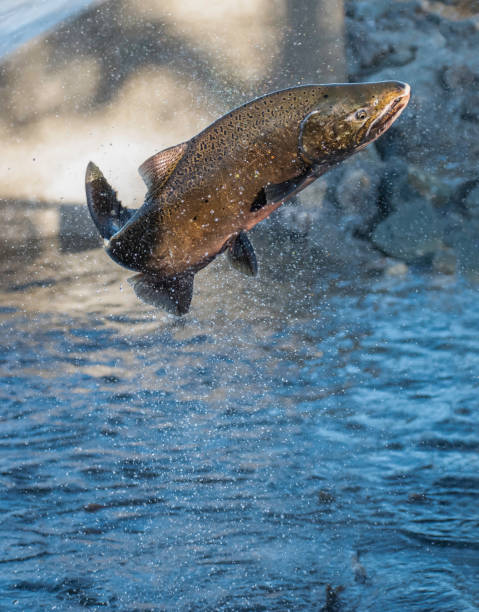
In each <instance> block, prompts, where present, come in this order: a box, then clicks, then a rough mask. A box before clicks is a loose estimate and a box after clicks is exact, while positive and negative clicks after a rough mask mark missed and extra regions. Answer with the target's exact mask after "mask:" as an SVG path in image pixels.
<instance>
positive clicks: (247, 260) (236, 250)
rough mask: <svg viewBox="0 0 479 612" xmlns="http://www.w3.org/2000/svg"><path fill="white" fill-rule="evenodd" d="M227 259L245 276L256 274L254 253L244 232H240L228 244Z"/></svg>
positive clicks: (256, 265) (256, 267)
mask: <svg viewBox="0 0 479 612" xmlns="http://www.w3.org/2000/svg"><path fill="white" fill-rule="evenodd" d="M228 259H229V260H230V262H231V265H232V266H233V267H234V268H236V269H237V270H239V271H240V272H242V273H243V274H246V275H247V276H256V275H257V274H258V263H257V261H256V255H255V252H254V249H253V246H252V244H251V242H250V241H249V238H248V236H247V235H246V232H240V233H239V234H238V236H237V237H236V238H235V240H234V242H233V243H232V244H231V245H230V247H229V248H228Z"/></svg>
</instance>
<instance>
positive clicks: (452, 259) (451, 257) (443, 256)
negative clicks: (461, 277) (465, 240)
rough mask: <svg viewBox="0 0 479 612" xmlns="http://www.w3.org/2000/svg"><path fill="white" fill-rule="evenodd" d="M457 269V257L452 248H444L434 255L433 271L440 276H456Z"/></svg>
mask: <svg viewBox="0 0 479 612" xmlns="http://www.w3.org/2000/svg"><path fill="white" fill-rule="evenodd" d="M456 268H457V257H456V254H455V253H454V251H453V250H452V249H451V248H448V247H445V246H443V247H442V248H441V249H440V250H438V251H436V253H434V256H433V258H432V269H433V271H434V272H437V273H438V274H449V275H451V274H455V273H456Z"/></svg>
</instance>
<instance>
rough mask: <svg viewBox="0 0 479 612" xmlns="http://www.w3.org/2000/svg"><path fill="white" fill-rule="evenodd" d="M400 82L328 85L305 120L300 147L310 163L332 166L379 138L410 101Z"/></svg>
mask: <svg viewBox="0 0 479 612" xmlns="http://www.w3.org/2000/svg"><path fill="white" fill-rule="evenodd" d="M409 96H410V87H409V85H408V84H407V83H401V82H399V81H382V82H378V83H350V84H345V85H339V84H338V85H336V84H332V85H324V86H323V87H322V90H321V98H320V101H319V103H318V104H317V106H316V107H315V108H314V109H313V110H312V111H311V112H310V113H309V114H308V115H307V116H306V117H305V118H304V119H303V121H302V122H301V126H300V132H299V150H300V154H301V156H302V158H303V159H304V160H305V161H306V163H308V164H311V165H315V166H319V167H321V166H330V165H332V164H335V163H338V162H340V161H342V160H343V159H345V158H346V157H349V155H352V154H353V153H356V152H357V151H360V150H361V149H363V148H364V147H365V146H366V145H368V144H369V143H371V142H373V141H374V140H376V138H379V136H381V134H383V133H384V132H385V131H386V130H387V129H389V127H390V126H391V125H392V124H393V122H394V121H395V120H396V119H397V118H398V117H399V115H400V114H401V113H402V111H403V110H404V109H405V108H406V106H407V103H408V102H409Z"/></svg>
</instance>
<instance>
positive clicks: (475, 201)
mask: <svg viewBox="0 0 479 612" xmlns="http://www.w3.org/2000/svg"><path fill="white" fill-rule="evenodd" d="M463 205H464V208H465V210H466V212H467V214H468V215H469V216H471V217H475V218H479V183H478V184H477V185H475V186H474V187H472V188H471V189H470V191H468V192H467V194H466V195H465V197H464V199H463Z"/></svg>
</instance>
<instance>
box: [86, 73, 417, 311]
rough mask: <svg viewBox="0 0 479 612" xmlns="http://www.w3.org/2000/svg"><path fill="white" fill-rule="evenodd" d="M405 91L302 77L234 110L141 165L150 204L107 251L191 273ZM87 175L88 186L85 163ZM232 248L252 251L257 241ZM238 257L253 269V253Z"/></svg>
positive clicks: (365, 139)
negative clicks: (301, 82)
mask: <svg viewBox="0 0 479 612" xmlns="http://www.w3.org/2000/svg"><path fill="white" fill-rule="evenodd" d="M408 100H409V86H408V85H406V84H404V83H399V82H396V81H389V82H381V83H365V84H345V85H342V84H338V85H334V84H333V85H305V86H301V87H293V88H290V89H286V90H282V91H278V92H274V93H272V94H268V95H266V96H262V97H260V98H257V99H255V100H253V101H251V102H248V103H247V104H244V105H243V106H241V107H239V108H237V109H234V110H232V111H231V112H229V113H228V114H226V115H225V116H223V117H221V118H220V119H218V120H217V121H215V122H214V123H213V124H212V125H210V126H209V127H207V128H206V129H205V130H203V131H202V132H201V133H199V134H198V135H197V136H195V137H193V138H192V139H191V140H189V141H187V142H185V143H181V144H180V145H177V146H176V147H170V149H167V150H165V151H163V152H160V153H158V154H156V155H155V156H153V157H152V158H149V160H146V162H144V164H142V166H141V167H140V173H141V174H142V176H143V178H144V179H145V182H146V184H147V186H148V193H147V195H146V199H145V203H144V205H143V206H142V207H141V208H140V209H139V210H138V211H136V212H133V214H131V215H130V216H129V218H128V220H127V221H126V222H125V223H124V225H123V226H122V227H121V229H120V230H119V231H118V232H116V233H115V234H114V235H112V236H111V237H110V238H109V241H108V244H107V247H106V250H107V252H108V253H109V255H110V256H111V257H112V258H113V259H114V260H115V261H116V262H118V263H119V264H121V265H123V266H125V267H127V268H130V269H132V270H136V271H140V272H142V273H143V274H146V275H150V276H155V277H156V285H155V286H159V285H158V279H172V278H175V277H178V278H180V277H183V275H188V276H191V278H193V276H192V274H194V273H195V272H196V271H198V270H200V269H201V268H203V267H204V266H205V265H207V264H208V263H210V261H211V260H212V259H214V257H216V255H218V254H219V253H221V252H223V251H224V250H226V249H227V248H228V247H232V248H233V247H234V242H235V240H236V239H239V237H240V236H241V237H242V238H241V240H242V244H243V245H246V244H247V243H246V242H245V232H246V231H247V230H249V229H251V228H252V227H253V226H254V225H256V224H257V223H259V222H260V221H261V220H262V219H264V218H266V217H267V216H268V215H269V214H271V212H272V211H273V210H274V209H275V208H277V207H278V206H279V205H280V204H281V203H282V202H284V201H285V200H287V199H288V198H289V197H291V196H292V195H294V194H295V193H297V192H298V191H300V190H301V189H303V188H304V187H305V186H307V185H308V184H310V183H311V182H313V181H314V180H315V179H316V178H317V177H318V176H320V175H321V174H323V173H324V172H326V171H327V170H328V169H329V168H331V167H332V166H334V165H335V164H337V163H338V162H340V161H342V160H343V159H345V158H346V157H348V156H350V155H352V154H353V153H355V152H356V151H358V150H360V149H362V148H364V146H366V145H367V144H368V143H369V142H372V141H373V140H375V139H376V138H377V137H378V136H379V135H380V134H381V133H383V132H384V131H385V130H386V129H387V128H388V127H389V126H390V125H391V123H392V122H393V121H394V120H395V119H396V118H397V117H398V116H399V114H400V113H401V112H402V110H403V109H404V107H405V106H406V105H407V101H408ZM86 183H87V195H88V186H89V177H88V171H87V181H86ZM94 191H95V190H94V189H92V187H91V185H90V192H94ZM97 191H98V190H97ZM90 201H91V198H90V200H89V205H90ZM94 207H95V204H94V203H93V204H92V205H91V206H90V209H92V208H93V209H94ZM104 209H105V205H104V203H103V208H102V211H103V213H102V214H103V216H104ZM117 209H118V207H117ZM124 218H126V215H125V216H124ZM248 244H249V243H248ZM235 252H236V253H237V254H238V253H239V254H241V253H244V254H245V257H250V258H251V252H252V247H251V248H250V245H249V246H248V248H241V249H238V248H237V249H236V250H235ZM253 257H254V252H253ZM232 261H235V263H236V264H237V266H236V267H238V268H239V269H241V268H243V269H244V270H248V269H250V270H253V271H255V269H256V268H255V265H256V262H254V266H253V265H252V263H251V261H249V262H245V265H242V262H241V261H239V262H238V260H235V259H234V258H233V259H232ZM191 282H192V281H191ZM168 286H169V285H168ZM142 299H145V291H144V283H143V285H142ZM150 303H151V302H150ZM161 305H162V306H163V307H164V306H165V304H164V300H163V302H162V304H161ZM174 310H175V309H174V308H173V311H174ZM182 310H184V308H182Z"/></svg>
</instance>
